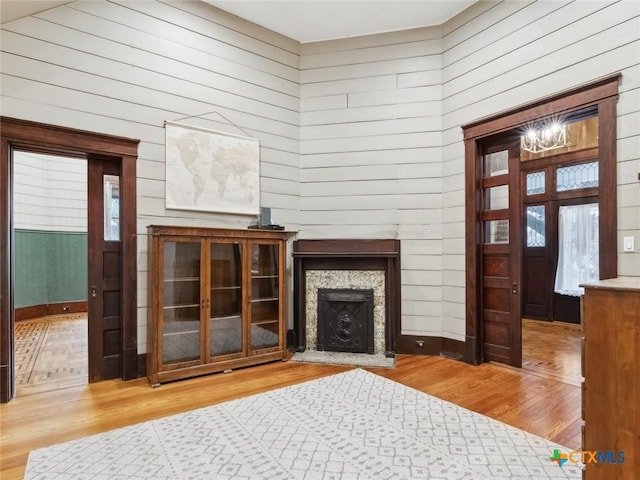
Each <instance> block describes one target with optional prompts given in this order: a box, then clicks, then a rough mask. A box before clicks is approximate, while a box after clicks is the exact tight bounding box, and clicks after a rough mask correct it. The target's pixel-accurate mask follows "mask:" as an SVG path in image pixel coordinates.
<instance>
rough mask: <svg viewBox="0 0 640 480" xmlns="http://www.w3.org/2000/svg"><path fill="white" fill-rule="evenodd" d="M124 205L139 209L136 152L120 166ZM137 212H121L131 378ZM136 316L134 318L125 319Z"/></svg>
mask: <svg viewBox="0 0 640 480" xmlns="http://www.w3.org/2000/svg"><path fill="white" fill-rule="evenodd" d="M120 182H121V185H120V188H121V202H122V204H121V207H120V208H121V209H122V210H124V209H131V208H133V211H134V212H135V211H136V198H137V197H136V195H137V192H136V184H137V180H136V156H135V155H127V156H123V157H122V164H121V170H120ZM136 224H137V217H136V215H121V221H120V228H121V244H122V318H123V322H122V378H123V380H131V379H134V378H136V377H137V376H138V375H139V374H138V368H137V367H136V365H137V355H138V327H137V322H136V321H135V319H136V318H137V315H138V312H137V310H138V300H137V286H136V285H137V275H138V270H137V268H128V267H127V266H128V265H137V263H138V262H137V243H138V241H137V235H136ZM124 319H134V321H124Z"/></svg>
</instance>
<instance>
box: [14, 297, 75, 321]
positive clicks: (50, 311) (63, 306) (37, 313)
mask: <svg viewBox="0 0 640 480" xmlns="http://www.w3.org/2000/svg"><path fill="white" fill-rule="evenodd" d="M86 311H87V302H84V301H82V302H58V303H45V304H42V305H32V306H29V307H22V308H16V309H15V313H14V315H15V320H16V321H17V322H19V321H20V320H30V319H32V318H38V317H44V316H47V315H60V314H63V313H84V312H86Z"/></svg>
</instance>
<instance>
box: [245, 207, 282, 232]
mask: <svg viewBox="0 0 640 480" xmlns="http://www.w3.org/2000/svg"><path fill="white" fill-rule="evenodd" d="M249 228H252V229H255V230H284V227H283V226H282V225H275V224H273V223H271V209H270V208H269V207H260V215H258V223H256V224H255V225H249Z"/></svg>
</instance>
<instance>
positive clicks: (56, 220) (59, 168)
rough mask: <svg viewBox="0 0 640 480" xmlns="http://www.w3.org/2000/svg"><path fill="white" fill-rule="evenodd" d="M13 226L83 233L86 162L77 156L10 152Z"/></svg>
mask: <svg viewBox="0 0 640 480" xmlns="http://www.w3.org/2000/svg"><path fill="white" fill-rule="evenodd" d="M13 191H14V196H13V214H14V217H13V221H14V228H16V229H27V230H44V231H55V232H83V233H86V232H87V164H86V162H84V161H83V160H80V159H77V158H66V157H60V156H55V157H54V156H49V155H40V154H37V153H32V152H24V151H19V150H16V151H15V152H14V154H13Z"/></svg>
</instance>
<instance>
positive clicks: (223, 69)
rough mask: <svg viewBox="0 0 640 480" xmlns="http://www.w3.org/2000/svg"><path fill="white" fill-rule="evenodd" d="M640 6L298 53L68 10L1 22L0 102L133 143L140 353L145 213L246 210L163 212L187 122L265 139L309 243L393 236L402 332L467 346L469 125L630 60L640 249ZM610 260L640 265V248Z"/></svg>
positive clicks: (245, 34) (514, 19)
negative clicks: (172, 152) (178, 123)
mask: <svg viewBox="0 0 640 480" xmlns="http://www.w3.org/2000/svg"><path fill="white" fill-rule="evenodd" d="M639 8H640V4H639V3H638V2H636V1H634V0H623V1H617V2H616V1H611V2H604V1H590V2H546V1H539V2H534V1H523V2H509V1H502V2H501V1H481V2H478V3H476V4H474V5H473V6H472V7H471V8H470V9H468V10H466V11H464V12H463V13H462V14H460V15H458V16H456V17H454V18H453V19H451V20H450V21H449V22H447V23H446V24H445V25H443V26H441V27H437V28H436V27H433V28H423V29H415V30H407V31H403V32H394V33H386V34H381V35H373V36H365V37H357V38H350V39H343V40H334V41H327V42H319V43H311V44H303V45H299V44H298V43H297V42H294V41H292V40H289V39H286V38H284V37H282V36H280V35H278V34H276V33H273V32H270V31H268V30H265V29H262V28H260V27H257V26H255V25H252V24H250V23H248V22H245V21H243V20H240V19H238V18H236V17H234V16H232V15H229V14H226V13H224V12H222V11H219V10H217V9H215V8H213V7H210V6H209V5H206V4H203V3H200V2H170V1H157V2H151V1H150V2H136V1H130V2H127V1H120V0H116V1H111V2H106V1H96V2H74V3H70V4H68V5H66V6H63V7H58V8H54V9H51V10H48V11H45V12H42V13H40V14H37V15H34V16H31V17H26V18H23V19H20V20H16V21H13V22H9V23H7V24H3V25H2V32H1V34H2V37H1V41H2V45H1V49H2V56H1V57H0V62H1V64H2V76H1V78H0V81H1V82H2V87H1V89H2V114H3V115H6V116H14V117H19V118H26V119H30V120H35V121H40V122H46V123H52V124H59V125H64V126H69V127H75V128H82V129H89V130H95V131H99V132H105V133H111V134H115V135H123V136H127V137H134V138H139V139H141V144H140V150H139V152H140V159H139V161H138V195H139V199H138V233H139V234H140V247H139V250H140V252H139V257H138V258H139V259H140V260H139V266H138V268H139V275H138V285H139V287H138V288H139V292H138V302H139V315H138V323H139V335H138V338H139V342H140V348H139V351H140V352H141V353H143V352H145V351H146V305H145V302H146V255H145V254H144V253H145V252H144V250H145V248H146V243H145V239H144V234H145V227H146V225H148V224H151V223H166V224H197V225H203V226H225V227H240V228H244V227H245V226H246V225H248V224H250V223H252V222H253V219H248V218H246V217H239V216H233V215H231V216H229V215H216V214H204V213H201V212H179V211H168V210H166V209H165V208H164V130H163V128H162V124H163V122H164V120H177V119H180V118H184V117H193V118H191V119H190V121H192V122H195V124H197V125H199V126H203V127H206V128H212V129H216V130H222V131H229V132H230V133H240V131H239V130H241V131H243V132H245V133H248V134H250V135H251V136H254V137H256V138H258V139H260V141H261V146H262V148H261V190H262V204H263V205H264V206H268V207H272V209H273V219H274V221H276V222H278V223H281V224H284V225H286V226H287V227H288V228H290V229H292V230H300V237H301V238H329V237H340V238H349V237H351V238H356V237H357V238H374V237H375V238H380V237H382V238H398V239H401V241H402V295H403V304H402V312H403V318H402V331H403V333H405V334H416V335H436V336H446V337H450V338H454V339H459V340H462V339H463V338H464V326H465V321H464V315H465V313H464V283H465V272H464V251H465V245H464V150H463V144H462V131H461V129H460V126H461V125H463V124H465V123H468V122H470V121H473V120H475V119H478V118H481V117H483V116H486V115H490V114H493V113H496V112H499V111H501V110H504V109H508V108H512V107H514V106H517V105H520V104H523V103H525V102H529V101H532V100H535V99H538V98H540V97H543V96H545V95H548V94H551V93H555V92H558V91H561V90H563V89H566V88H569V87H572V86H575V85H578V84H580V83H584V82H588V81H590V80H593V79H595V78H598V77H600V76H603V75H606V74H609V73H612V72H616V71H621V72H622V74H623V78H622V83H621V85H620V92H621V95H620V101H619V104H618V115H619V117H618V207H619V218H618V225H619V237H620V242H619V249H620V250H621V246H622V237H623V236H627V235H633V236H635V237H636V245H637V247H640V188H639V185H638V180H637V173H638V172H639V171H640V148H639V147H638V144H639V143H640V88H639V87H640V72H639V68H640V67H639V64H638V62H639V59H640V45H639V41H640V40H639V36H640V33H639V32H640V21H639V17H638V15H639V13H638V10H639ZM210 112H217V113H210ZM207 113H208V114H207ZM204 114H207V115H204ZM228 120H230V121H231V123H233V124H235V125H236V126H237V127H234V126H233V125H232V124H231V123H230V122H229V121H228ZM619 265H620V267H619V271H620V273H621V274H626V275H640V253H639V252H636V253H633V254H627V253H625V254H623V253H621V252H619Z"/></svg>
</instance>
